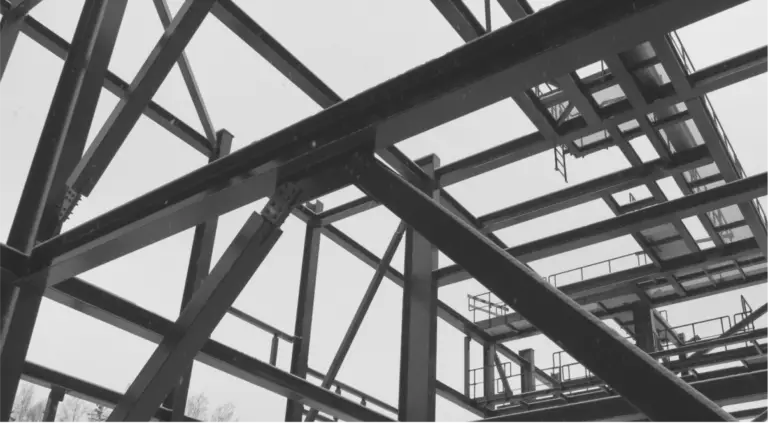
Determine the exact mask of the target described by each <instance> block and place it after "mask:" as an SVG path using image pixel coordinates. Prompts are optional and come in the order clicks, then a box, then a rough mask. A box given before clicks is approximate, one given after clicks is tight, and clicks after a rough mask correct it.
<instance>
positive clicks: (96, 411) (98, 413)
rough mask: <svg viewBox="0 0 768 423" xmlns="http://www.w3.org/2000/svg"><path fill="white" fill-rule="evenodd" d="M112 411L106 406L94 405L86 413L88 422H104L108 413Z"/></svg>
mask: <svg viewBox="0 0 768 423" xmlns="http://www.w3.org/2000/svg"><path fill="white" fill-rule="evenodd" d="M111 412H112V410H110V409H109V408H107V407H104V406H103V405H97V406H96V407H94V408H93V410H91V412H90V413H88V421H89V422H105V421H107V418H108V417H109V414H110V413H111Z"/></svg>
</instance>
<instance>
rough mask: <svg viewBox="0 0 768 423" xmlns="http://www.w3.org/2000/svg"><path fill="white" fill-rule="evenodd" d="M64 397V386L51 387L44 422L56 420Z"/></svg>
mask: <svg viewBox="0 0 768 423" xmlns="http://www.w3.org/2000/svg"><path fill="white" fill-rule="evenodd" d="M63 399H64V388H62V387H61V386H53V387H51V392H50V393H49V394H48V401H47V402H46V403H45V411H44V412H43V421H44V422H52V421H56V411H58V409H59V404H60V403H61V400H63Z"/></svg>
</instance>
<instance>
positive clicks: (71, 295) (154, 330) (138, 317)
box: [0, 244, 397, 421]
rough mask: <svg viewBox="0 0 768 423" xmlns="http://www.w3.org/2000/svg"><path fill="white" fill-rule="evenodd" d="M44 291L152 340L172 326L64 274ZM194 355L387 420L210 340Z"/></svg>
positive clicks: (351, 413) (309, 399) (351, 415)
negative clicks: (62, 280) (59, 280)
mask: <svg viewBox="0 0 768 423" xmlns="http://www.w3.org/2000/svg"><path fill="white" fill-rule="evenodd" d="M0 254H2V256H1V257H0V262H2V263H3V265H4V266H5V265H8V264H12V265H13V264H14V263H17V262H23V261H24V257H25V256H24V255H23V254H21V253H19V252H17V251H15V250H13V249H11V248H9V247H7V246H5V245H3V244H0ZM22 264H23V263H22ZM45 294H46V296H47V297H48V298H49V299H51V300H53V301H56V302H58V303H60V304H62V305H64V306H67V307H70V308H72V309H74V310H77V311H79V312H81V313H84V314H86V315H88V316H90V317H92V318H94V319H98V320H100V321H102V322H104V323H107V324H109V325H112V326H114V327H116V328H119V329H122V330H124V331H126V332H128V333H131V334H133V335H135V336H138V337H141V338H142V339H146V340H147V341H150V342H153V343H159V342H161V341H162V339H163V337H164V336H166V335H169V334H172V333H173V331H174V328H173V322H171V321H169V320H167V319H165V318H163V317H161V316H159V315H157V314H154V313H152V312H150V311H147V310H145V309H142V308H141V307H138V306H137V305H135V304H133V303H130V302H128V301H125V300H123V299H121V298H119V297H117V296H115V295H114V294H111V293H109V292H107V291H104V290H102V289H100V288H97V287H95V286H93V285H90V284H88V283H86V282H84V281H82V280H80V279H77V278H73V279H69V280H67V281H65V282H63V283H61V284H59V285H57V286H56V287H55V288H51V289H48V290H47V291H46V293H45ZM196 360H198V361H200V362H201V363H204V364H206V365H208V366H211V367H212V368H214V369H217V370H219V371H222V372H224V373H227V374H229V375H231V376H233V377H236V378H239V379H242V380H244V381H246V382H249V383H252V384H254V385H257V386H260V387H263V388H264V389H267V390H269V391H271V392H274V393H276V394H278V395H282V396H292V397H298V398H301V400H302V402H304V403H305V404H307V405H309V406H311V407H315V408H318V409H320V410H322V411H323V412H325V413H329V414H333V415H336V416H339V417H341V418H344V419H346V420H363V421H368V420H373V421H387V420H390V419H389V418H388V417H386V416H384V415H382V414H380V413H377V412H375V411H374V410H371V409H369V408H366V407H362V406H360V405H359V404H356V403H354V402H351V401H349V400H346V399H344V398H341V397H338V396H337V395H335V394H333V393H332V392H330V391H327V390H325V389H321V388H320V387H318V386H316V385H314V384H312V383H309V382H307V381H306V380H304V379H300V378H297V377H295V376H293V375H291V374H289V373H287V372H285V371H283V370H280V369H277V368H275V367H273V366H270V365H268V364H266V363H263V362H262V361H260V360H257V359H255V358H252V357H249V356H247V355H245V354H243V353H241V352H239V351H237V350H235V349H232V348H229V347H227V346H225V345H223V344H221V343H219V342H216V341H212V340H209V341H208V342H206V344H205V345H204V346H203V348H202V349H201V350H200V353H199V354H198V355H197V357H196ZM309 372H310V373H311V374H312V375H313V376H315V377H318V378H320V379H322V378H323V376H324V375H323V374H322V373H319V372H315V371H313V370H312V369H309ZM336 384H337V385H338V386H341V387H342V388H344V389H345V390H347V391H349V392H350V393H353V394H355V395H365V394H364V393H362V392H360V391H358V390H355V389H354V388H352V387H350V386H348V385H345V384H344V383H342V382H339V381H337V382H336ZM366 397H367V398H370V402H371V404H374V403H375V404H376V405H377V406H379V407H382V408H383V409H386V410H389V411H392V412H394V413H396V412H397V409H396V408H394V407H392V406H390V405H387V404H385V403H382V402H381V401H376V402H374V399H373V398H371V397H370V396H369V395H366Z"/></svg>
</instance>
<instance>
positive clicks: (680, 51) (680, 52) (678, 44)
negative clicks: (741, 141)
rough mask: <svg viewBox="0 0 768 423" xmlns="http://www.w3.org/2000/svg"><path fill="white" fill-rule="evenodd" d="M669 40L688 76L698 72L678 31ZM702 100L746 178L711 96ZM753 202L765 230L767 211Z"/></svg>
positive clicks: (733, 160) (740, 175) (741, 175)
mask: <svg viewBox="0 0 768 423" xmlns="http://www.w3.org/2000/svg"><path fill="white" fill-rule="evenodd" d="M667 39H668V40H669V41H670V44H672V46H673V49H674V50H675V52H676V53H677V58H678V60H679V62H680V64H681V65H682V66H683V69H685V71H686V74H688V75H690V74H692V73H693V72H696V68H695V67H694V65H693V61H692V60H691V57H690V56H689V55H688V51H687V50H686V49H685V46H684V45H683V41H682V40H681V39H680V36H679V35H678V34H677V31H672V32H671V33H670V34H669V35H668V36H667ZM701 99H702V101H703V103H704V109H705V110H706V111H707V115H708V117H709V119H710V120H711V121H712V123H713V126H714V127H715V131H717V134H718V136H719V137H720V140H721V141H722V142H723V145H725V151H726V153H727V154H728V157H729V158H730V160H731V163H732V164H733V167H734V169H735V170H736V174H737V175H738V177H739V178H740V179H743V178H746V177H747V174H746V172H745V171H744V167H743V166H742V165H741V162H740V161H739V158H738V157H737V156H736V150H734V149H733V145H732V144H731V140H730V139H729V138H728V135H726V133H725V128H724V127H723V124H722V122H721V121H720V118H719V117H718V116H717V113H715V108H714V106H712V102H711V101H709V96H707V95H706V94H704V95H702V96H701ZM751 201H752V203H753V204H754V206H755V209H756V210H757V214H758V216H759V218H760V221H761V222H762V224H763V227H764V228H765V227H768V226H767V225H768V222H767V221H766V215H765V210H763V206H762V205H761V204H760V202H759V201H757V199H753V200H751Z"/></svg>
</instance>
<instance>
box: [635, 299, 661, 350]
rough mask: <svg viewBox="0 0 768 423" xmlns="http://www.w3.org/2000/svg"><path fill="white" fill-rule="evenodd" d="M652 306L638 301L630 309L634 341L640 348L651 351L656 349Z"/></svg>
mask: <svg viewBox="0 0 768 423" xmlns="http://www.w3.org/2000/svg"><path fill="white" fill-rule="evenodd" d="M652 315H653V308H651V307H650V306H649V305H647V304H644V303H643V302H638V303H636V304H635V305H634V308H633V309H632V324H633V326H634V328H635V330H634V333H635V342H636V343H637V346H638V348H640V349H641V350H643V351H645V352H647V353H652V352H654V351H655V350H656V337H655V335H656V329H655V325H654V321H655V320H656V319H654V318H653V316H652Z"/></svg>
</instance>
